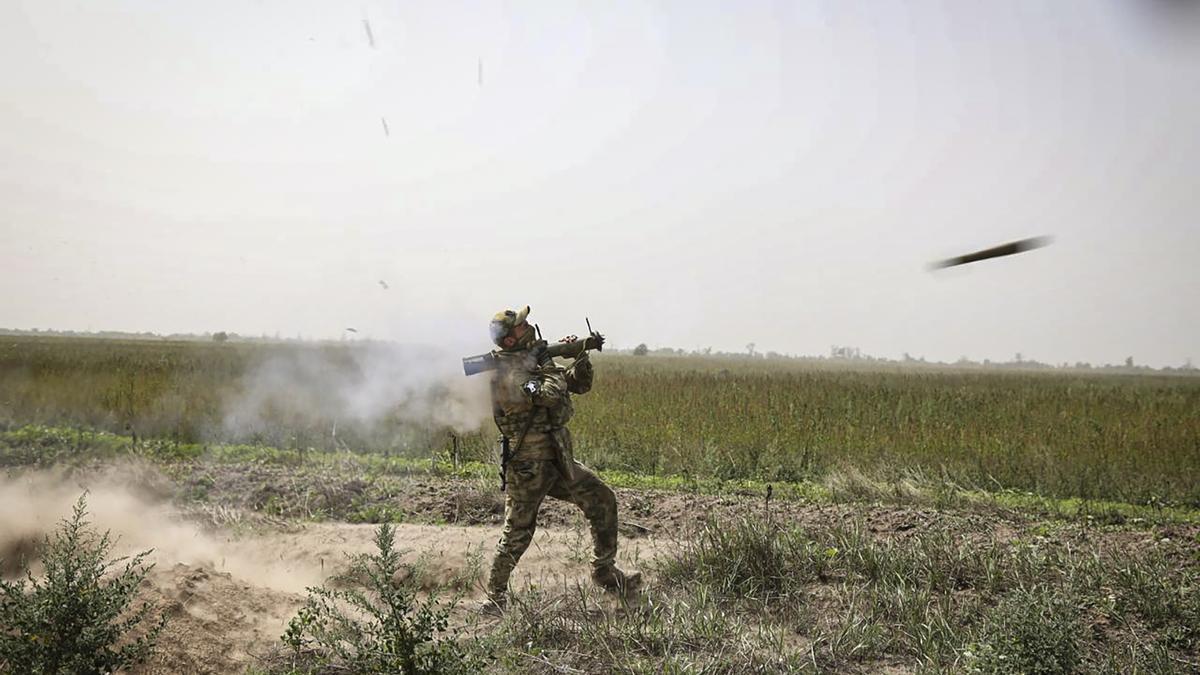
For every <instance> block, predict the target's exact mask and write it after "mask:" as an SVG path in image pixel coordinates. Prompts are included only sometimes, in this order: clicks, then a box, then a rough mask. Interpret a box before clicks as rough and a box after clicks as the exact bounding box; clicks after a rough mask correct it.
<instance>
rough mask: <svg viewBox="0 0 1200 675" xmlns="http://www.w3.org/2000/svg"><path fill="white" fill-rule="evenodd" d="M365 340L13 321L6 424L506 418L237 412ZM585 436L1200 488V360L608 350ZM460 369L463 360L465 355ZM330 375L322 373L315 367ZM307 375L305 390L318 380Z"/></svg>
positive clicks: (304, 424)
mask: <svg viewBox="0 0 1200 675" xmlns="http://www.w3.org/2000/svg"><path fill="white" fill-rule="evenodd" d="M355 348H356V347H354V346H353V345H296V344H287V345H279V344H207V343H197V342H152V341H132V340H129V341H122V340H96V339H68V338H25V337H4V338H0V425H8V426H15V425H21V424H27V423H38V424H51V425H60V426H61V425H79V426H86V427H91V428H97V429H104V430H109V431H115V432H118V433H127V434H135V433H136V434H140V435H142V436H153V437H164V438H171V439H175V440H178V441H180V442H186V443H203V442H226V443H245V442H249V443H267V444H271V445H274V446H276V447H281V448H315V449H319V450H320V449H336V448H342V449H345V448H349V449H353V450H359V451H374V452H384V453H388V454H405V455H409V456H418V457H420V456H430V455H432V454H435V453H444V452H447V451H449V450H450V449H451V447H452V445H453V444H454V443H457V444H458V449H459V452H460V454H461V455H462V456H463V457H464V458H466V459H482V460H487V459H489V458H490V456H491V448H490V444H491V441H492V438H493V437H494V433H495V432H494V430H492V429H489V428H488V425H485V426H484V428H483V429H481V430H480V431H479V432H477V433H471V434H466V435H462V436H460V437H459V438H458V439H457V440H455V439H452V438H451V436H450V434H449V433H448V431H447V430H445V429H437V428H420V427H415V426H414V425H413V424H412V423H405V422H403V421H402V420H401V419H400V417H399V416H395V417H389V416H386V415H385V416H384V418H383V419H378V420H372V421H370V422H369V423H348V422H344V421H343V422H341V424H340V425H339V426H338V427H337V432H336V436H334V434H333V433H332V431H333V428H334V424H336V423H338V422H339V421H338V420H333V419H316V418H312V417H305V416H298V415H295V414H290V413H289V411H288V410H286V409H285V408H281V409H279V410H274V411H272V410H267V411H263V416H264V418H265V419H266V420H267V421H268V423H269V424H268V425H267V426H266V427H265V428H259V429H257V430H256V431H255V432H254V433H253V434H250V435H245V434H242V435H241V436H240V437H239V436H238V435H237V433H236V432H232V431H230V430H229V429H227V428H226V427H225V426H223V425H222V416H223V415H224V414H225V413H226V412H227V411H226V408H225V406H226V402H228V401H229V400H231V399H232V398H233V397H236V396H237V394H238V393H239V391H240V389H241V388H242V387H243V386H244V384H245V383H244V381H243V376H244V374H245V373H247V372H249V371H250V370H251V369H253V368H254V367H255V366H256V365H257V364H259V363H261V362H262V361H263V360H264V359H267V358H270V357H271V356H272V355H277V354H279V353H280V352H281V351H285V350H297V351H304V350H320V351H321V352H323V354H322V357H323V360H324V362H326V363H331V364H334V367H339V368H347V369H352V368H355V367H357V366H356V365H355V360H354V359H353V358H351V356H352V352H351V350H353V349H355ZM595 361H596V364H597V376H596V385H595V387H594V388H593V390H592V392H591V393H590V394H588V395H587V396H583V397H579V398H577V401H576V409H577V411H578V414H577V416H576V418H575V420H574V421H573V422H572V428H573V430H574V433H575V440H576V446H577V447H576V454H577V456H579V457H581V458H582V459H583V460H584V461H586V462H589V463H590V464H592V465H595V466H596V467H598V468H604V469H620V470H626V471H632V472H639V473H653V474H666V475H688V476H697V477H719V478H756V479H761V480H808V479H819V478H822V477H824V476H826V475H828V474H829V473H830V472H831V471H834V470H842V469H847V468H855V469H857V470H859V471H862V472H865V473H868V474H871V475H875V476H881V477H887V478H895V477H903V476H906V475H910V474H913V473H918V474H921V475H923V476H926V477H929V476H934V477H938V478H944V479H946V480H949V481H953V482H956V483H959V484H962V485H968V486H981V487H986V488H994V487H998V486H999V487H1005V488H1016V489H1023V490H1030V491H1035V492H1038V493H1041V494H1046V495H1050V496H1059V497H1071V496H1074V497H1083V498H1089V499H1093V498H1095V499H1099V498H1104V499H1118V500H1124V501H1131V502H1142V503H1145V502H1152V503H1161V502H1168V503H1169V502H1176V503H1181V504H1187V505H1191V506H1197V505H1200V481H1196V480H1195V478H1194V477H1195V476H1197V475H1200V378H1196V377H1184V376H1172V375H1149V374H1141V375H1101V374H1089V373H1074V372H1007V371H1006V372H995V371H984V370H954V369H950V368H932V367H924V368H915V367H914V368H896V367H892V368H890V369H878V370H854V369H849V368H838V367H830V366H829V365H824V364H821V363H819V362H817V363H813V362H796V361H787V360H750V359H718V358H699V357H697V358H664V357H653V356H649V357H633V356H611V355H606V354H599V355H596V357H595ZM447 375H448V376H449V377H459V376H460V375H458V374H457V373H448V374H447ZM308 386H311V387H313V388H319V387H320V386H321V383H320V382H317V381H314V382H312V383H311V384H310V385H308ZM304 394H305V392H297V395H298V396H300V395H304Z"/></svg>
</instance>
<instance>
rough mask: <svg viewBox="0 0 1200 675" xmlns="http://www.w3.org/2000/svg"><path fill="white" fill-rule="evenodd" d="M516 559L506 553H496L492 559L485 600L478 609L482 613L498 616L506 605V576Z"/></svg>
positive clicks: (508, 574) (515, 563)
mask: <svg viewBox="0 0 1200 675" xmlns="http://www.w3.org/2000/svg"><path fill="white" fill-rule="evenodd" d="M516 565H517V561H516V559H515V558H514V557H513V556H512V555H509V554H506V553H497V554H496V557H495V559H494V560H492V570H491V572H490V573H489V574H488V581H487V600H485V601H484V603H483V606H482V607H481V608H480V611H481V612H483V613H484V614H491V615H494V616H498V615H500V614H502V613H503V612H504V610H505V609H506V608H507V607H508V578H509V577H510V576H512V571H513V568H514V567H516Z"/></svg>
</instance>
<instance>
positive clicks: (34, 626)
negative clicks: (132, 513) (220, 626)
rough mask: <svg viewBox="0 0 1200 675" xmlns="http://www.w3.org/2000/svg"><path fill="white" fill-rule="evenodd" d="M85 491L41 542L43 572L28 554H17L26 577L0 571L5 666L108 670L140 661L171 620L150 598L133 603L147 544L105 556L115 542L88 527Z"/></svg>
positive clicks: (78, 672)
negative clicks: (7, 576)
mask: <svg viewBox="0 0 1200 675" xmlns="http://www.w3.org/2000/svg"><path fill="white" fill-rule="evenodd" d="M85 498H86V495H85V496H81V497H80V498H79V501H78V502H77V503H76V504H75V508H74V511H73V512H72V515H71V517H70V518H68V519H65V520H63V521H62V523H61V526H60V527H59V530H58V531H57V532H56V533H55V534H54V536H53V537H52V538H51V537H46V539H45V541H44V542H43V551H42V555H41V562H42V566H43V568H44V570H45V571H44V572H43V574H42V576H41V577H40V578H35V577H34V576H33V574H32V573H31V572H30V571H29V568H28V563H27V561H18V563H19V566H20V567H21V568H23V572H24V578H20V577H18V578H17V579H16V580H15V581H4V580H3V579H2V578H0V626H3V627H4V628H3V629H0V671H3V672H10V673H45V674H47V675H49V674H53V675H57V674H59V673H63V674H67V673H70V674H72V675H86V674H89V673H96V674H99V673H111V672H114V671H117V670H120V669H122V668H127V667H130V666H133V665H136V664H139V663H143V662H144V661H145V660H146V659H147V658H148V657H149V656H150V653H151V652H152V651H153V649H154V646H155V642H156V640H157V638H158V635H159V633H160V632H161V631H162V629H163V626H164V625H166V621H167V618H166V615H161V616H159V617H157V618H155V617H154V616H153V615H152V614H153V608H152V607H151V606H150V605H149V603H145V602H143V603H141V604H140V605H136V606H135V603H134V595H135V594H136V593H137V590H138V587H139V586H140V585H141V583H142V580H144V579H145V578H146V574H147V573H149V571H150V569H151V568H152V567H153V565H149V566H147V565H143V564H142V561H143V560H144V559H145V557H146V556H147V555H148V554H149V553H150V551H145V552H143V553H140V554H138V555H136V556H134V557H133V558H132V559H129V560H126V559H124V558H118V559H116V560H105V558H106V557H107V556H108V551H109V549H110V548H111V546H112V541H111V539H110V538H109V533H108V532H105V533H104V534H102V535H97V534H96V533H94V532H92V531H91V529H90V528H89V527H88V521H87V520H85V519H84V518H85V516H86V515H87V502H86V499H85ZM121 563H125V564H124V565H121Z"/></svg>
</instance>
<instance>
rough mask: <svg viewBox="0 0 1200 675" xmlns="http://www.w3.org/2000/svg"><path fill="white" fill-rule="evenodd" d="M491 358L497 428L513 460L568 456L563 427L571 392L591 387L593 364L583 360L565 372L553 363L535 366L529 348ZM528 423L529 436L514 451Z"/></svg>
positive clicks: (546, 361)
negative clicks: (493, 367)
mask: <svg viewBox="0 0 1200 675" xmlns="http://www.w3.org/2000/svg"><path fill="white" fill-rule="evenodd" d="M494 354H495V356H496V361H497V364H498V367H497V369H496V374H495V377H493V378H492V384H491V388H492V413H493V417H494V419H495V420H496V427H498V428H499V429H500V433H501V434H502V435H504V436H506V437H508V439H509V443H510V444H511V448H512V450H513V452H514V455H513V457H512V459H522V460H531V459H562V458H563V454H564V453H565V454H566V456H567V457H568V458H569V457H570V452H571V447H570V444H571V440H570V434H569V433H567V431H566V425H567V422H568V421H570V419H571V416H572V415H573V414H574V413H575V409H574V407H573V406H572V405H571V394H585V393H587V392H588V390H590V389H591V388H592V376H593V369H592V364H591V361H589V360H588V358H587V357H586V356H584V357H582V358H580V359H578V360H577V361H576V362H575V365H574V367H573V368H571V369H565V368H562V367H560V366H558V365H557V364H555V363H554V361H553V360H552V359H544V360H543V361H541V362H540V363H538V362H536V361H535V358H536V357H535V355H534V352H532V351H530V350H522V351H515V352H504V351H497V352H494ZM531 417H532V421H531ZM526 425H528V427H529V432H528V433H527V434H526V435H525V440H524V442H523V443H521V447H520V448H519V449H518V448H517V443H518V441H519V440H520V438H521V432H522V431H524V430H525V428H526ZM567 463H568V464H569V461H568V462H567Z"/></svg>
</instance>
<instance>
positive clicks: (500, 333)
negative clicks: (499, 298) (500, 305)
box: [489, 305, 529, 347]
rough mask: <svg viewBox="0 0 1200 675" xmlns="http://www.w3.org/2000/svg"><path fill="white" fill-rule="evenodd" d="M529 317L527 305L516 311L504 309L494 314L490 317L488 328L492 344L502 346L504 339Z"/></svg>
mask: <svg viewBox="0 0 1200 675" xmlns="http://www.w3.org/2000/svg"><path fill="white" fill-rule="evenodd" d="M527 316H529V305H525V307H523V308H521V309H517V310H512V309H506V310H504V311H502V312H496V314H495V316H493V317H492V323H491V325H490V326H489V328H490V330H491V333H492V342H494V343H496V345H497V346H499V347H503V346H504V338H506V337H508V336H509V334H511V333H512V330H513V329H514V328H516V327H517V326H519V325H521V324H522V323H524V321H525V317H527Z"/></svg>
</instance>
